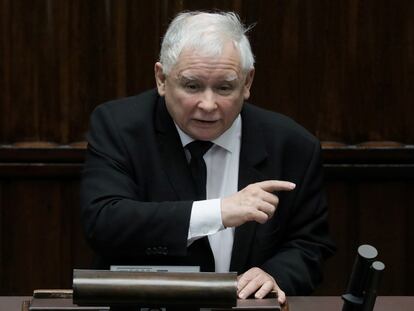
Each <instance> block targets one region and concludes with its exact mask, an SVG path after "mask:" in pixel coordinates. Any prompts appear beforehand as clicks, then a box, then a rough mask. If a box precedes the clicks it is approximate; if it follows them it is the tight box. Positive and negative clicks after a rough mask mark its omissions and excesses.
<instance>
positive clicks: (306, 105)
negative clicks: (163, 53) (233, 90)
mask: <svg viewBox="0 0 414 311" xmlns="http://www.w3.org/2000/svg"><path fill="white" fill-rule="evenodd" d="M216 9H218V10H231V11H235V12H237V13H238V14H239V15H240V16H241V18H242V20H243V21H244V22H245V23H246V24H247V25H250V24H255V26H254V28H253V29H252V30H251V31H250V33H249V37H250V40H251V44H252V48H253V51H254V53H255V55H256V76H255V81H254V84H253V90H252V96H251V100H250V101H251V102H252V103H254V104H255V105H258V106H261V107H264V108H267V109H270V110H274V111H278V112H281V113H283V114H286V115H288V116H290V117H292V118H293V119H295V120H296V121H297V122H299V123H300V124H302V125H303V126H305V127H306V128H307V129H309V130H310V131H311V132H312V133H313V134H314V135H316V136H317V137H318V138H319V139H320V140H321V141H322V145H323V156H324V161H325V164H324V165H325V176H326V188H327V195H328V202H329V206H330V223H331V230H332V234H333V236H334V238H335V240H336V242H337V245H338V252H337V254H336V255H335V257H334V258H332V259H331V260H330V261H329V262H328V263H327V265H326V272H325V281H324V283H323V285H322V286H321V288H320V289H318V291H317V292H316V293H315V294H316V295H339V294H342V293H343V292H344V290H345V287H346V283H347V280H348V277H349V273H350V271H351V269H352V264H353V260H354V258H355V255H356V249H357V247H358V246H359V245H360V244H363V243H369V244H372V245H374V246H375V247H376V248H377V249H378V251H379V253H380V255H379V260H382V261H383V262H384V263H385V265H386V270H385V273H384V277H383V282H382V284H381V289H380V294H381V295H414V283H413V282H412V279H413V277H414V265H413V264H412V262H413V261H414V248H413V245H414V229H413V228H412V225H414V199H413V196H412V194H413V193H414V182H413V181H414V145H413V144H414V122H413V117H414V1H412V0H395V1H390V0H273V1H271V0H269V1H265V0H228V1H225V0H223V1H218V0H217V1H207V0H170V1H168V0H152V1H140V0H87V1H85V0H36V1H29V0H0V295H29V294H31V293H32V291H33V290H34V289H38V288H70V287H71V282H72V269H73V268H87V267H88V266H89V265H90V262H91V259H92V253H91V251H90V250H89V248H88V246H87V245H86V243H85V241H84V239H83V236H82V231H81V228H80V221H79V203H78V200H79V189H78V188H79V178H80V172H81V169H82V163H83V157H84V151H85V146H86V144H85V133H86V131H87V129H88V119H89V115H90V113H91V112H92V110H93V109H94V107H96V106H97V105H98V104H100V103H102V102H104V101H107V100H110V99H114V98H119V97H124V96H129V95H133V94H137V93H139V92H141V91H144V90H147V89H150V88H153V87H155V82H154V78H153V65H154V63H155V62H156V61H157V58H158V52H159V46H160V42H161V38H162V35H163V33H164V31H165V29H166V27H167V26H168V23H169V21H170V20H171V19H172V18H173V17H174V16H175V14H177V13H178V12H180V11H182V10H216Z"/></svg>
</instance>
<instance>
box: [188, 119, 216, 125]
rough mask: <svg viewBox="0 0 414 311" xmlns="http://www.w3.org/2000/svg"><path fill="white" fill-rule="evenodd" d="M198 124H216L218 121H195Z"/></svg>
mask: <svg viewBox="0 0 414 311" xmlns="http://www.w3.org/2000/svg"><path fill="white" fill-rule="evenodd" d="M193 120H194V121H195V122H196V123H200V124H206V125H207V124H214V123H216V122H218V120H202V119H193Z"/></svg>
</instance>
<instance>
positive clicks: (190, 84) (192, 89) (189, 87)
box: [184, 82, 200, 92]
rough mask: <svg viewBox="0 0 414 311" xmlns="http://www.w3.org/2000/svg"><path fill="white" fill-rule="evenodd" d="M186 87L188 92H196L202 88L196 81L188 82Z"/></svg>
mask: <svg viewBox="0 0 414 311" xmlns="http://www.w3.org/2000/svg"><path fill="white" fill-rule="evenodd" d="M184 89H185V90H186V91H188V92H196V91H198V90H199V89H200V85H199V84H198V83H194V82H188V83H185V84H184Z"/></svg>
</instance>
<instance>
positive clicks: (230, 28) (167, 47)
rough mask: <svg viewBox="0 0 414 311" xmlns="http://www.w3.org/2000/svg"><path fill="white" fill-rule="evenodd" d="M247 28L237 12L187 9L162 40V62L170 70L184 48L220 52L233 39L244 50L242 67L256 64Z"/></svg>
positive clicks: (164, 70)
mask: <svg viewBox="0 0 414 311" xmlns="http://www.w3.org/2000/svg"><path fill="white" fill-rule="evenodd" d="M249 30H250V28H246V27H245V26H244V25H243V24H242V23H241V21H240V18H239V16H238V15H237V14H236V13H233V12H218V13H205V12H198V11H195V12H184V13H180V14H178V15H177V16H176V17H175V18H174V19H173V20H172V22H171V23H170V25H169V27H168V29H167V32H166V33H165V36H164V38H163V41H162V45H161V51H160V63H161V64H162V66H163V73H164V74H169V73H170V71H171V69H172V68H173V67H174V65H175V64H176V63H177V61H178V57H179V56H180V54H181V52H182V51H183V49H184V48H191V49H194V50H195V51H197V52H199V53H202V54H203V55H207V56H212V57H216V56H220V55H221V53H222V50H223V48H224V46H225V45H226V44H227V43H228V42H232V43H233V44H234V46H235V48H236V49H237V50H238V51H239V52H240V62H241V67H242V70H243V71H245V72H247V71H249V70H251V69H253V68H254V56H253V53H252V49H251V47H250V42H249V40H248V38H247V36H246V32H247V31H249Z"/></svg>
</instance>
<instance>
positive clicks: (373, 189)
mask: <svg viewBox="0 0 414 311" xmlns="http://www.w3.org/2000/svg"><path fill="white" fill-rule="evenodd" d="M327 190H328V202H329V205H330V224H331V230H332V234H333V236H334V238H335V240H336V242H337V245H338V252H337V254H336V255H335V256H334V257H333V258H332V259H331V260H330V261H328V263H327V268H326V279H325V282H324V284H323V285H322V287H321V288H320V289H318V291H317V293H318V294H328V295H331V294H340V293H341V292H343V291H344V289H345V287H346V284H347V282H348V277H349V275H350V272H351V269H352V265H353V261H354V260H355V256H356V249H357V247H358V246H359V245H361V244H371V245H373V246H375V247H376V248H377V249H378V252H379V256H378V260H380V261H383V262H384V263H385V266H386V269H385V272H384V275H383V279H382V283H381V288H380V294H384V295H412V294H413V293H414V287H413V286H412V282H411V281H410V280H411V279H412V276H413V274H412V267H411V266H412V265H411V264H410V263H411V262H412V260H413V259H414V252H413V248H412V241H413V240H412V236H413V234H412V232H413V230H412V228H411V224H412V223H413V221H414V218H413V213H412V210H413V208H414V205H413V200H412V199H411V193H412V191H414V183H413V182H412V181H411V182H398V181H376V182H369V183H367V182H357V183H354V182H353V183H349V182H348V183H347V182H343V181H335V182H334V181H332V182H329V183H328V187H327Z"/></svg>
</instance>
